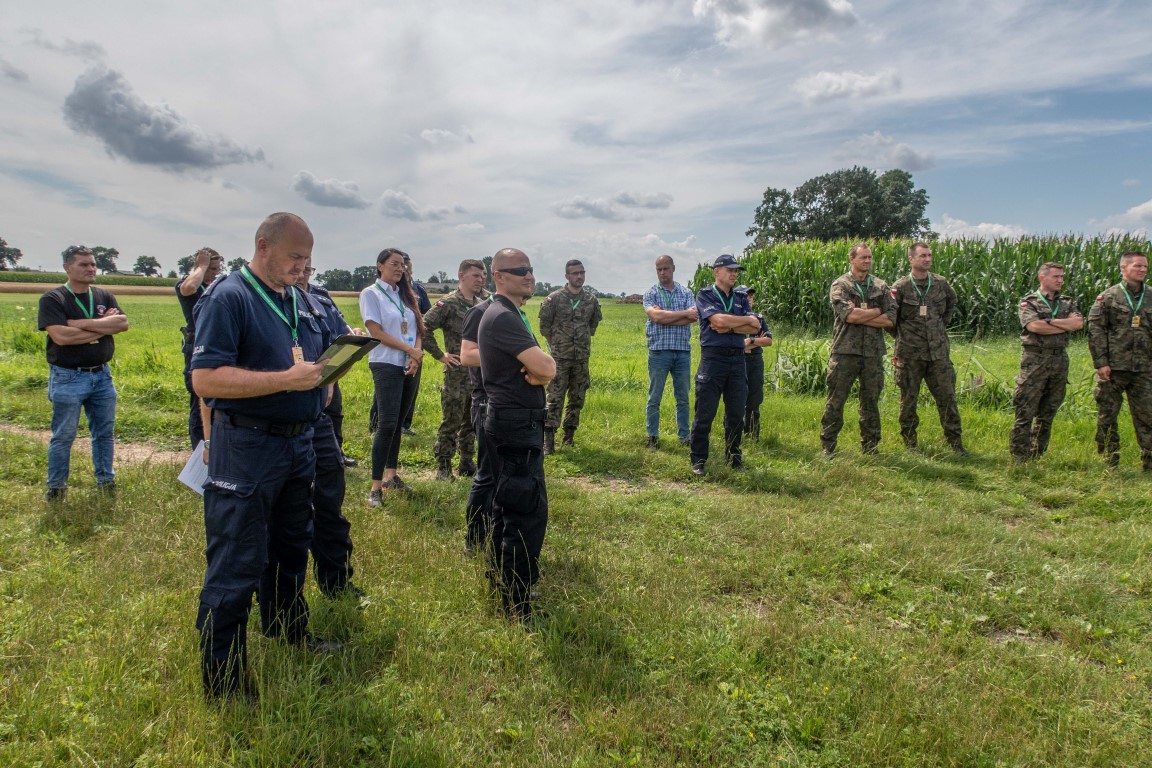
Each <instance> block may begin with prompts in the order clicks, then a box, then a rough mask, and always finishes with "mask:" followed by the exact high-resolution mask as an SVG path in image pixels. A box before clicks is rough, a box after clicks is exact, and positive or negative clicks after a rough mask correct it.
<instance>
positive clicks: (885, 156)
mask: <svg viewBox="0 0 1152 768" xmlns="http://www.w3.org/2000/svg"><path fill="white" fill-rule="evenodd" d="M841 156H842V157H844V158H846V159H848V160H850V161H851V162H858V163H861V164H862V165H866V166H870V167H874V168H882V169H890V168H900V169H901V170H905V171H909V172H913V171H923V170H926V169H928V168H931V167H932V166H933V165H935V164H936V160H935V158H934V157H933V156H932V155H931V154H928V153H921V152H917V151H916V150H914V149H912V147H910V146H908V145H907V144H903V143H899V142H897V141H896V139H894V138H892V137H891V136H885V135H884V134H882V133H880V131H875V132H873V133H869V134H865V135H863V136H858V137H856V138H855V139H853V140H852V141H849V142H847V143H846V144H845V145H844V151H843V152H842V153H841Z"/></svg>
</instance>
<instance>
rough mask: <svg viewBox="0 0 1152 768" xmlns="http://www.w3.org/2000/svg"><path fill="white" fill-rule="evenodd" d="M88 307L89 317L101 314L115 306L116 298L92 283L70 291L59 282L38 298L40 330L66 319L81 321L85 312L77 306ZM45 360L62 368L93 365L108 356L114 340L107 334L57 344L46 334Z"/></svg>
mask: <svg viewBox="0 0 1152 768" xmlns="http://www.w3.org/2000/svg"><path fill="white" fill-rule="evenodd" d="M90 303H91V306H92V318H93V319H95V318H98V317H104V315H105V314H107V312H108V310H110V309H112V308H116V309H119V308H120V305H119V304H117V303H116V297H115V296H113V295H112V294H111V293H109V292H108V291H106V290H104V289H103V288H97V287H96V286H94V285H93V286H92V287H91V288H90V289H89V290H88V291H85V292H84V293H78V294H76V297H75V298H73V297H72V294H71V293H70V292H69V291H68V289H67V288H66V287H64V286H63V285H62V286H60V287H59V288H53V289H52V290H50V291H48V292H47V293H45V294H44V295H43V296H41V297H40V312H39V317H38V318H37V323H38V325H39V327H40V330H42V331H43V330H45V329H46V328H47V327H48V326H50V325H67V324H68V321H69V320H84V319H86V318H87V317H88V315H87V314H86V313H85V312H84V310H82V309H80V304H83V305H84V307H85V309H87V308H88V306H89V305H90ZM46 349H47V353H48V363H49V364H50V365H59V366H61V367H63V368H94V367H95V366H97V365H104V364H105V363H107V362H108V361H109V360H111V359H112V355H113V353H115V351H116V342H115V341H113V340H112V337H111V336H101V337H100V338H99V339H97V340H96V341H93V342H89V343H88V344H64V345H61V344H57V343H56V342H54V341H52V337H51V336H49V337H48V344H47V348H46Z"/></svg>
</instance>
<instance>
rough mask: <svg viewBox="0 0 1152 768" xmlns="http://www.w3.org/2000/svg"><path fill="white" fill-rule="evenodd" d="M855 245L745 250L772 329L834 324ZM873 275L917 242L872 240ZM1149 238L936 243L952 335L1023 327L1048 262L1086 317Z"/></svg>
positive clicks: (891, 276) (703, 271) (896, 269)
mask: <svg viewBox="0 0 1152 768" xmlns="http://www.w3.org/2000/svg"><path fill="white" fill-rule="evenodd" d="M851 245H852V243H851V242H849V241H847V240H843V241H836V242H817V241H805V242H799V243H784V244H780V245H776V246H773V247H771V248H766V249H764V250H761V251H756V252H754V253H751V254H749V255H747V256H746V257H745V258H744V259H743V260H742V263H743V264H744V265H745V266H746V267H747V271H746V272H745V273H744V275H743V276H742V278H741V279H742V280H743V282H744V283H745V284H747V285H750V286H755V287H756V307H757V309H758V310H759V311H761V312H763V314H764V316H765V317H766V318H767V319H768V323H769V325H770V326H772V325H773V324H775V325H782V326H788V327H791V328H802V329H804V330H808V331H818V332H825V331H827V330H829V329H830V328H831V327H832V309H831V307H830V306H829V304H828V288H829V286H830V285H831V283H832V281H833V280H835V279H836V278H837V277H838V276H839V275H841V274H843V273H844V272H846V271H847V270H848V249H849V248H850V247H851ZM869 245H870V246H871V248H872V255H873V262H872V272H873V274H875V275H877V276H878V277H882V278H884V279H885V280H887V281H888V282H889V283H892V282H894V281H895V280H896V279H897V278H898V277H900V276H901V275H903V274H906V273H907V271H908V247H909V246H910V245H911V241H908V240H892V241H888V242H874V243H869ZM1149 249H1150V243H1149V241H1148V240H1147V239H1140V238H1134V237H1121V236H1114V237H1107V238H1105V237H1092V238H1087V237H1083V236H1079V235H1065V236H1062V237H1056V236H1045V237H1024V238H1020V239H996V240H992V241H986V240H980V239H967V238H962V239H958V240H938V241H936V242H934V243H932V253H933V258H932V271H933V272H936V273H938V274H942V275H944V276H945V277H947V278H948V280H949V281H950V282H951V283H952V287H953V288H955V289H956V294H957V296H958V297H959V303H958V306H957V310H956V314H955V316H954V317H953V318H952V328H951V329H950V330H951V331H952V332H954V333H957V334H960V335H963V336H965V337H970V338H971V337H975V338H979V337H982V336H989V335H1003V334H1016V333H1019V332H1020V324H1019V319H1018V316H1017V308H1018V306H1019V302H1020V297H1022V296H1023V295H1024V294H1026V293H1029V292H1031V291H1033V290H1035V288H1036V286H1037V280H1036V270H1037V268H1038V267H1039V266H1040V265H1041V264H1043V263H1044V262H1046V261H1055V262H1058V263H1060V264H1063V265H1064V269H1065V273H1064V274H1065V281H1064V289H1063V293H1064V294H1065V295H1068V296H1072V297H1073V298H1074V299H1075V301H1076V303H1077V305H1078V306H1079V307H1080V310H1081V311H1082V312H1084V313H1085V314H1087V312H1088V309H1089V307H1090V306H1091V304H1092V302H1093V301H1094V300H1095V298H1096V296H1097V295H1098V294H1099V293H1100V292H1101V291H1102V290H1104V289H1105V288H1107V287H1108V286H1109V285H1112V284H1114V283H1116V282H1117V281H1118V280H1119V279H1120V272H1119V266H1118V265H1119V262H1120V255H1121V254H1123V253H1124V252H1125V251H1132V250H1134V251H1141V252H1143V253H1148V252H1149ZM711 281H712V274H711V270H710V269H708V268H706V267H700V268H698V269H697V271H696V275H695V276H694V278H693V281H692V285H693V288H697V287H700V286H705V285H708V284H709V283H710V282H711Z"/></svg>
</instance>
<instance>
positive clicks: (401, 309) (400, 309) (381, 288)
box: [376, 280, 408, 323]
mask: <svg viewBox="0 0 1152 768" xmlns="http://www.w3.org/2000/svg"><path fill="white" fill-rule="evenodd" d="M376 290H378V291H380V293H382V294H384V298H386V299H388V301H389V303H390V304H392V306H394V307H396V311H397V312H399V313H400V322H402V323H406V322H408V321H407V320H406V319H405V317H404V307H402V306H400V305H399V304H397V303H396V300H395V299H393V298H392V294H391V293H389V292H388V291H386V290H385V289H384V286H382V285H380V281H379V280H377V281H376Z"/></svg>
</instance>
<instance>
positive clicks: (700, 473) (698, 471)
mask: <svg viewBox="0 0 1152 768" xmlns="http://www.w3.org/2000/svg"><path fill="white" fill-rule="evenodd" d="M692 474H694V475H696V477H704V462H702V461H699V462H696V463H695V464H693V465H692Z"/></svg>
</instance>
